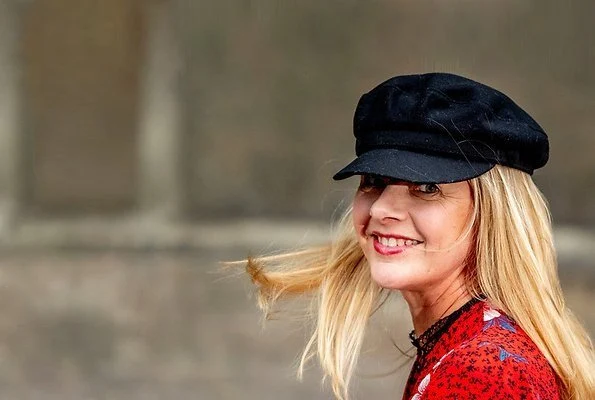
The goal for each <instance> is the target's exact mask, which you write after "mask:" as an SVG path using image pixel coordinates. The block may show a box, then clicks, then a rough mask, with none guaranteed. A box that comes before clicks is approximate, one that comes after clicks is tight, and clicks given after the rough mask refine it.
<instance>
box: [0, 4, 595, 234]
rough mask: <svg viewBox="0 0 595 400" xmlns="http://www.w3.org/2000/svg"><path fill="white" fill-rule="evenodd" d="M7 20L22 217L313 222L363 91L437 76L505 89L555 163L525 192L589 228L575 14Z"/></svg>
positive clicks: (54, 8) (114, 10)
mask: <svg viewBox="0 0 595 400" xmlns="http://www.w3.org/2000/svg"><path fill="white" fill-rule="evenodd" d="M7 4H8V5H7ZM3 7H4V8H5V9H6V10H7V12H8V14H6V15H4V16H3V18H2V19H1V20H0V22H1V23H2V25H3V26H4V29H5V30H6V29H8V28H7V27H12V28H10V32H14V31H15V30H16V32H17V34H15V35H14V37H13V38H11V37H9V38H8V39H4V40H3V41H2V43H0V45H1V46H3V48H4V50H1V51H0V58H2V57H4V61H6V60H8V62H9V64H10V65H11V66H12V68H13V69H14V70H16V71H18V73H15V74H12V75H10V74H8V75H7V74H3V75H2V77H1V78H2V79H4V80H7V79H8V80H9V81H10V82H16V86H15V87H16V89H14V90H13V91H12V92H10V93H13V94H11V95H10V96H12V97H10V96H8V95H5V96H4V97H8V98H9V100H8V101H7V100H4V102H3V103H2V104H4V105H3V106H2V112H5V113H6V112H7V110H8V111H10V110H12V108H10V106H9V103H10V98H12V99H14V100H15V104H18V105H19V108H18V110H16V111H14V110H13V111H14V112H17V114H18V119H17V120H18V123H14V124H12V125H11V124H6V123H5V126H7V127H8V128H9V129H6V130H4V131H3V132H2V134H1V136H2V137H1V138H0V140H1V141H3V142H10V141H11V140H12V142H11V143H18V146H16V150H15V151H14V152H11V151H10V150H7V149H8V147H4V149H5V150H4V153H5V154H4V155H5V156H7V157H8V156H12V157H13V158H14V159H15V162H14V163H12V164H10V165H9V167H11V168H12V169H10V168H9V170H10V171H12V172H10V173H11V174H12V175H11V177H3V178H2V179H1V181H0V192H1V193H4V194H3V196H4V197H5V198H12V197H15V198H17V199H18V201H19V202H20V203H21V205H22V207H21V209H23V210H24V213H25V214H27V213H31V212H36V213H37V212H39V213H41V214H44V213H45V214H52V213H56V212H58V211H60V212H61V211H66V212H68V213H79V214H85V213H89V212H94V213H99V214H105V213H110V212H113V211H114V210H117V211H121V212H125V213H126V212H128V213H130V212H136V211H137V209H138V208H140V209H142V208H143V207H145V205H147V204H149V205H150V207H153V206H155V207H156V208H159V207H161V208H164V209H165V208H167V209H168V210H169V211H168V213H169V214H168V215H177V216H182V217H183V218H189V217H195V218H197V219H198V220H205V219H212V218H217V217H228V218H229V217H262V216H266V217H308V218H319V219H325V220H326V219H328V217H329V215H331V213H332V212H333V210H335V208H336V206H337V204H338V202H339V201H340V200H341V199H344V198H349V196H350V190H351V189H352V187H353V186H354V184H353V182H343V183H333V182H332V181H331V180H330V177H331V176H332V174H333V173H334V172H335V171H336V170H337V169H339V168H340V167H341V166H342V165H344V163H346V162H347V161H349V160H350V159H351V158H352V154H353V140H352V134H351V121H352V113H353V110H354V107H355V104H356V103H357V100H358V98H359V96H360V95H361V93H363V92H364V91H366V90H368V89H370V88H371V87H372V86H374V85H375V84H377V83H379V82H380V81H382V80H385V79H387V78H388V77H391V76H394V75H397V74H405V73H416V72H428V71H449V72H455V73H461V74H464V75H467V76H469V77H471V78H475V79H477V80H480V81H482V82H485V83H487V84H490V85H493V86H495V87H497V88H499V89H501V90H502V91H504V92H505V93H507V94H509V95H510V96H511V97H512V98H513V99H515V100H516V101H517V102H518V103H519V104H521V105H522V106H523V107H524V108H525V109H526V110H527V111H529V112H530V113H531V114H532V115H533V116H534V117H535V118H536V119H537V120H538V121H539V122H540V123H541V124H542V125H543V126H544V127H545V129H546V131H547V132H548V133H549V135H550V138H551V145H552V146H551V147H552V152H551V163H550V164H549V165H548V166H547V167H546V168H545V169H544V170H543V171H538V173H537V175H536V180H537V182H538V184H539V185H540V187H541V188H542V189H543V191H544V192H545V193H546V195H547V196H548V198H549V200H550V202H551V205H552V210H553V214H554V217H555V220H556V222H559V223H573V224H582V225H585V226H593V225H594V224H595V206H594V205H593V202H592V200H591V199H592V197H593V195H594V194H595V158H593V157H592V156H591V153H592V151H593V150H594V149H595V135H594V134H593V133H594V132H593V126H594V125H595V124H594V123H595V116H594V115H595V114H594V113H593V112H592V110H593V109H594V106H595V96H594V94H595V69H594V68H593V65H594V61H595V43H594V42H593V40H592V38H593V37H594V35H595V25H594V24H592V16H593V15H595V3H593V2H590V1H588V0H582V1H573V2H559V1H555V0H544V1H539V2H538V1H537V0H530V1H525V2H513V1H504V2H502V1H501V2H473V1H469V0H455V1H449V2H436V1H429V0H422V1H418V2H409V1H404V0H401V1H388V0H376V1H372V2H358V1H347V0H346V1H336V0H335V1H327V2H314V1H300V2H281V1H275V2H269V1H258V0H235V1H219V2H214V1H213V2H204V1H195V2H188V1H182V0H151V1H146V2H140V1H138V0H127V1H99V0H85V1H72V0H52V1H29V2H19V1H12V2H6V3H3ZM9 39H10V40H9ZM6 49H14V51H7V50H6ZM0 61H1V60H0ZM2 65H6V62H3V64H2ZM0 105H1V104H0ZM13 111H10V112H13ZM7 132H8V133H7ZM10 132H12V133H10ZM11 134H12V135H13V136H12V139H11V137H10V135H11ZM13 154H16V155H17V156H14V155H13ZM2 158H3V159H6V158H5V157H4V156H3V157H2ZM8 159H9V160H12V158H8ZM3 162H5V163H6V161H3ZM15 181H17V182H19V184H18V185H14V182H15ZM11 182H12V183H11ZM15 192H16V194H15ZM11 196H12V197H11ZM147 197H150V198H153V199H155V201H154V202H153V203H157V204H156V205H155V204H153V203H152V200H151V201H147ZM160 202H161V206H159V203H160ZM151 204H153V205H151ZM172 210H173V211H172Z"/></svg>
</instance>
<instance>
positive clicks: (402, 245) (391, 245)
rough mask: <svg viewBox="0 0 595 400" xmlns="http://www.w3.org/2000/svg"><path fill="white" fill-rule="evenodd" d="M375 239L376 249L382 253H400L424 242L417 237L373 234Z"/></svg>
mask: <svg viewBox="0 0 595 400" xmlns="http://www.w3.org/2000/svg"><path fill="white" fill-rule="evenodd" d="M371 236H372V238H373V239H374V249H375V250H376V251H377V252H378V253H380V254H382V255H393V254H399V253H402V252H403V251H405V250H406V249H408V248H411V247H413V246H416V245H418V244H421V243H423V242H422V241H419V240H415V239H403V238H395V237H387V236H379V235H371Z"/></svg>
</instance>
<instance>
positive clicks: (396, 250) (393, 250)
mask: <svg viewBox="0 0 595 400" xmlns="http://www.w3.org/2000/svg"><path fill="white" fill-rule="evenodd" d="M378 236H381V237H385V238H395V239H403V240H415V239H412V238H409V237H406V236H401V235H384V234H379V233H376V232H374V233H372V234H371V235H370V237H371V238H372V240H373V241H374V250H376V252H377V253H378V254H380V255H383V256H392V255H396V254H401V253H403V252H404V251H405V250H407V249H408V248H410V247H413V246H415V245H404V246H396V247H395V246H385V245H383V244H382V243H381V242H380V240H378ZM418 244H419V243H418Z"/></svg>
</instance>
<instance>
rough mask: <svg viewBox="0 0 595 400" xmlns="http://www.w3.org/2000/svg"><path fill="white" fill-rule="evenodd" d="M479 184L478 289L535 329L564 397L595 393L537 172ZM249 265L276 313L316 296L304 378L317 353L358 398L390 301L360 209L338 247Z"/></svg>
mask: <svg viewBox="0 0 595 400" xmlns="http://www.w3.org/2000/svg"><path fill="white" fill-rule="evenodd" d="M470 182H471V186H472V189H473V195H474V207H475V210H474V213H473V214H474V220H473V221H471V222H472V223H473V234H474V236H475V238H476V239H475V242H476V245H475V248H474V252H473V253H474V254H473V255H472V257H471V259H472V260H473V261H474V262H473V263H472V265H471V267H469V268H468V269H467V285H468V289H469V291H470V293H471V294H472V295H474V296H480V295H481V296H485V297H487V299H488V300H490V301H491V302H492V303H493V304H494V305H496V306H497V307H500V308H502V309H503V310H504V311H505V312H507V313H508V315H509V316H511V317H512V318H514V319H515V320H516V321H517V323H518V324H519V325H520V326H521V327H522V328H523V330H525V332H526V333H527V334H528V335H529V336H530V337H531V339H532V340H533V341H534V342H535V344H536V345H537V346H538V347H539V349H540V350H541V351H542V353H543V354H544V356H545V357H546V358H547V359H548V361H549V362H550V364H551V366H552V368H553V369H554V371H555V372H556V374H557V375H558V377H559V379H560V382H561V387H562V393H561V397H562V398H563V399H579V400H588V399H593V398H595V369H594V368H593V367H594V365H595V356H594V351H593V345H592V343H591V341H590V339H589V336H588V334H587V332H586V331H585V329H584V328H583V327H582V326H581V324H580V323H579V322H578V321H577V320H576V318H575V317H574V316H573V314H572V313H571V312H570V310H569V309H568V308H567V307H566V304H565V301H564V297H563V294H562V290H561V287H560V282H559V280H558V275H557V261H556V254H555V249H554V244H553V237H552V228H551V219H550V215H549V211H548V207H547V203H546V201H545V199H544V198H543V196H542V195H541V193H540V192H539V190H538V188H537V187H536V186H535V184H534V183H533V181H532V179H531V177H530V176H529V175H528V174H526V173H524V172H521V171H518V170H515V169H511V168H507V167H502V166H499V165H497V166H495V167H494V168H493V169H492V170H490V171H488V172H487V173H485V174H483V175H481V176H480V177H478V178H475V179H473V180H471V181H470ZM246 269H247V272H248V274H249V275H250V276H251V278H252V280H253V282H254V283H255V284H256V286H257V288H258V289H257V290H258V304H259V306H260V307H261V309H262V310H263V311H264V313H265V315H267V316H268V315H269V314H270V313H271V311H272V309H273V306H274V304H275V302H276V301H277V300H280V299H283V298H288V297H291V296H296V295H303V294H308V295H311V296H312V299H313V300H312V301H313V307H311V311H310V314H309V317H310V318H311V319H312V321H313V332H312V335H311V337H310V340H309V341H308V343H307V344H306V347H305V349H304V352H303V355H302V358H301V363H300V367H299V372H298V375H299V376H301V374H302V371H303V369H304V366H305V364H306V362H307V361H308V360H309V359H310V358H312V357H313V356H315V355H316V354H317V356H318V359H319V362H320V364H321V366H322V369H323V371H324V373H325V377H328V378H330V382H331V386H332V389H333V392H334V394H335V396H336V398H337V399H339V400H346V399H348V398H349V395H348V387H349V382H350V380H351V377H352V376H353V373H354V370H355V367H356V364H357V360H358V356H359V353H360V349H361V345H362V342H363V338H364V333H365V329H366V325H367V322H368V319H369V317H370V315H371V314H372V313H373V312H374V311H375V310H376V309H377V307H378V306H379V305H380V303H381V298H382V296H381V293H382V289H381V288H380V287H379V286H378V285H377V284H376V283H375V282H374V281H373V280H372V278H371V275H370V271H369V268H368V266H367V263H366V260H365V257H364V255H363V252H362V250H361V249H360V246H359V244H358V242H357V237H356V234H355V231H354V228H353V226H352V222H351V210H347V212H346V213H345V214H344V216H343V218H342V219H341V220H340V221H339V224H338V228H337V231H336V235H335V238H334V239H333V240H332V242H331V244H330V245H328V246H324V247H316V248H311V249H306V250H303V251H298V252H290V253H286V254H282V255H274V256H268V257H259V258H250V259H248V260H247V265H246Z"/></svg>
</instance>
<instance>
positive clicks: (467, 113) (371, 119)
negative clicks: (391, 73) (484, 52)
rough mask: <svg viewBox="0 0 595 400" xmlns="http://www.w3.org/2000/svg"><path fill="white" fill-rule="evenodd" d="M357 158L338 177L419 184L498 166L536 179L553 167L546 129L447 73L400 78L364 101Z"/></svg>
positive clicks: (357, 122) (357, 125)
mask: <svg viewBox="0 0 595 400" xmlns="http://www.w3.org/2000/svg"><path fill="white" fill-rule="evenodd" d="M353 132H354V135H355V137H356V144H355V153H356V155H357V158H356V159H355V160H354V161H352V162H351V163H350V164H349V165H347V166H346V167H345V168H343V169H342V170H341V171H339V172H338V173H337V174H335V176H334V177H333V178H334V179H335V180H340V179H345V178H348V177H350V176H352V175H361V174H373V175H379V176H385V177H389V178H394V179H398V180H403V181H408V182H416V183H450V182H459V181H464V180H467V179H471V178H475V177H477V176H479V175H481V174H483V173H485V172H487V171H488V170H490V169H491V168H493V167H494V165H496V164H501V165H505V166H508V167H512V168H516V169H519V170H521V171H525V172H527V173H529V174H532V173H533V171H534V170H535V169H537V168H540V167H542V166H544V165H545V163H546V162H547V160H548V152H549V144H548V138H547V135H546V134H545V132H544V131H543V129H542V128H541V127H540V126H539V124H537V122H535V120H533V118H531V117H530V116H529V114H527V113H526V112H525V111H523V110H522V109H521V108H520V107H519V106H517V105H516V104H515V103H514V102H513V101H512V100H511V99H510V98H508V97H507V96H506V95H504V94H503V93H501V92H499V91H497V90H495V89H493V88H491V87H489V86H486V85H483V84H481V83H478V82H475V81H473V80H471V79H467V78H463V77H461V76H457V75H453V74H447V73H429V74H423V75H404V76H397V77H394V78H391V79H389V80H387V81H386V82H383V83H381V84H380V85H378V86H377V87H375V88H374V89H372V90H371V91H370V92H368V93H366V94H364V95H363V96H362V97H361V98H360V100H359V103H358V105H357V108H356V110H355V115H354V119H353Z"/></svg>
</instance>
